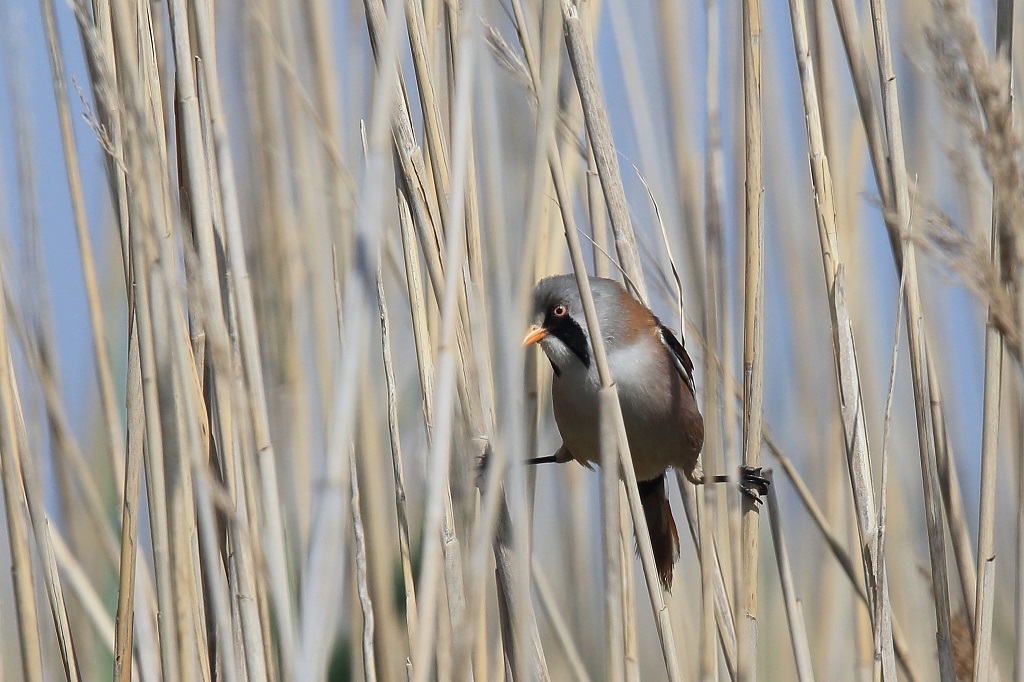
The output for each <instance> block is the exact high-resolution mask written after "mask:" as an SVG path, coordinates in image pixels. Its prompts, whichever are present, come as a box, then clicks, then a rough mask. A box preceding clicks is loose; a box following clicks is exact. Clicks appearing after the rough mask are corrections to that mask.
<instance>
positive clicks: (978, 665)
mask: <svg viewBox="0 0 1024 682" xmlns="http://www.w3.org/2000/svg"><path fill="white" fill-rule="evenodd" d="M1013 10H1014V2H1013V0H1000V2H999V3H998V5H997V15H996V46H995V48H996V49H995V52H996V54H995V57H996V59H997V60H1004V61H1005V62H1006V63H1007V64H1010V63H1012V57H1013ZM1005 87H1006V91H1005V96H1006V100H1007V101H1009V102H1010V103H1011V107H1012V97H1013V80H1012V77H1011V72H1010V71H1009V70H1007V74H1006V81H1005ZM1011 107H1007V108H1006V109H1005V119H1004V120H1002V121H998V122H994V124H995V125H996V126H997V127H1000V128H1002V127H1009V126H1011V125H1012V124H1013V116H1012V113H1013V112H1012V109H1011ZM1000 191H1001V190H1000V188H999V185H998V184H997V183H996V182H993V183H992V194H993V197H992V230H991V238H990V244H991V254H992V264H993V266H994V267H996V268H998V269H1000V270H1001V269H1002V268H1001V266H1002V258H1001V255H1000V237H1001V235H1002V234H1004V233H1005V232H1007V231H1008V230H1009V229H1011V228H1010V226H1009V225H1007V222H1008V219H1009V216H1008V215H1007V211H1006V209H1005V207H1004V206H1003V203H1004V200H1003V199H1002V198H1001V197H1000V196H999V192H1000ZM1002 191H1005V190H1002ZM1000 274H1001V275H1004V277H1005V274H1004V273H1000ZM1002 373H1003V342H1002V338H1001V335H1000V334H999V332H998V330H997V329H996V328H995V327H994V326H993V325H991V324H989V325H986V327H985V389H984V403H983V407H982V410H983V413H982V432H981V493H980V498H981V503H980V512H979V519H978V578H977V579H978V584H977V589H976V592H975V594H976V599H977V602H976V603H977V607H976V608H975V620H974V679H975V680H978V681H979V682H988V680H989V679H990V675H991V669H992V660H991V657H992V619H993V611H994V610H995V546H994V545H995V513H996V483H997V465H998V457H999V421H1000V399H1001V397H1002V395H1001V394H1002Z"/></svg>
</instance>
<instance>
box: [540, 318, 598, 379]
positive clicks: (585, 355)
mask: <svg viewBox="0 0 1024 682" xmlns="http://www.w3.org/2000/svg"><path fill="white" fill-rule="evenodd" d="M544 326H545V327H546V328H547V330H548V331H549V332H550V333H551V335H552V336H554V337H555V338H557V339H558V340H559V341H561V342H562V343H564V344H565V345H566V347H567V348H568V349H569V350H571V351H572V352H573V354H574V355H576V357H578V358H579V359H580V362H582V363H583V366H584V367H586V368H587V369H590V347H589V346H588V345H587V333H586V332H585V331H583V327H581V326H580V324H579V322H577V321H576V320H574V319H572V318H571V317H569V316H565V317H555V316H554V315H548V319H546V320H544Z"/></svg>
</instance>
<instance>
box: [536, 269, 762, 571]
mask: <svg viewBox="0 0 1024 682" xmlns="http://www.w3.org/2000/svg"><path fill="white" fill-rule="evenodd" d="M590 288H591V291H592V292H593V295H594V306H595V309H596V312H597V320H598V325H599V327H600V329H601V333H602V335H603V336H604V341H605V351H606V353H607V356H608V367H609V369H610V371H611V375H612V379H613V380H614V382H615V384H616V385H617V387H618V393H619V403H620V405H621V406H622V418H623V422H624V423H625V427H626V437H627V439H628V441H629V449H630V453H631V454H632V458H633V468H634V469H635V471H636V479H637V482H638V486H639V489H640V501H641V502H642V503H643V509H644V516H645V518H646V521H647V528H648V531H649V532H650V536H651V546H652V548H653V550H654V560H655V564H656V565H657V568H658V574H659V577H660V578H661V583H662V585H664V587H665V589H669V588H670V587H671V585H672V570H673V566H674V564H675V561H676V558H677V557H678V555H679V534H678V532H677V530H676V524H675V520H674V519H673V518H672V509H671V507H670V505H669V501H668V489H667V487H666V471H667V470H668V469H669V468H672V467H674V468H676V469H677V470H679V471H680V472H682V474H683V475H684V476H685V477H686V478H687V480H689V481H690V482H692V483H694V484H696V485H700V484H702V483H704V482H705V479H704V474H703V471H702V469H701V466H700V461H699V460H700V452H701V448H702V447H703V445H704V419H703V417H702V416H701V413H700V409H699V408H698V407H697V396H696V391H695V389H694V383H693V362H692V361H691V360H690V356H689V355H688V354H687V353H686V347H685V346H684V345H683V343H682V342H681V341H680V340H679V339H677V338H676V337H675V335H674V334H673V333H672V331H671V330H670V329H669V328H668V327H666V326H665V325H663V324H662V323H661V322H660V321H659V320H658V318H657V317H656V316H655V315H654V313H652V312H651V311H650V309H648V308H647V307H646V306H645V305H643V304H642V303H640V302H639V301H637V300H636V299H635V298H633V297H632V296H630V295H629V293H628V292H627V291H626V290H625V288H623V287H622V285H621V284H619V283H618V282H616V281H614V280H610V279H605V278H602V277H591V278H590ZM532 344H539V345H540V347H541V349H542V350H543V351H544V354H545V355H546V356H547V358H548V360H549V361H550V363H551V369H552V370H553V372H554V376H553V378H552V380H551V399H552V407H553V409H554V414H555V423H556V424H557V425H558V431H559V433H560V434H561V436H562V446H561V447H560V448H558V450H557V451H556V452H555V454H554V455H552V456H549V457H539V458H536V459H534V460H531V463H542V462H568V461H572V460H575V461H577V462H580V463H581V464H584V465H586V466H588V467H589V466H590V464H592V463H597V462H600V458H601V444H600V423H599V418H598V415H599V405H598V391H599V389H600V387H601V381H600V379H599V377H598V373H597V367H596V364H595V362H594V358H593V347H592V346H591V341H590V335H589V332H588V329H587V322H586V319H585V317H584V313H583V303H582V301H581V299H580V293H579V289H578V288H577V285H576V279H575V277H574V276H572V275H556V276H553V277H547V278H545V279H542V280H541V281H540V282H538V283H537V284H536V286H534V289H533V312H532V325H531V326H530V328H529V330H528V331H527V334H526V338H525V339H523V345H524V346H528V345H532ZM759 473H760V472H759V471H755V470H751V471H746V472H744V475H743V480H744V481H745V483H746V484H747V485H746V487H745V489H746V491H747V492H748V494H751V490H750V489H751V487H752V488H754V489H755V490H761V489H762V486H763V485H764V481H765V479H763V478H761V477H760V476H759ZM713 480H716V481H717V480H724V477H716V478H715V479H713Z"/></svg>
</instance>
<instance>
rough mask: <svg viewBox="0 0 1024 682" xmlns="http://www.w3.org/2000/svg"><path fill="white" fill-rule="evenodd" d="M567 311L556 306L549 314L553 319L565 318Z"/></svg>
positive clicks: (561, 306)
mask: <svg viewBox="0 0 1024 682" xmlns="http://www.w3.org/2000/svg"><path fill="white" fill-rule="evenodd" d="M568 312H569V311H568V310H566V308H565V306H564V305H556V306H555V307H554V309H553V310H552V311H551V314H552V315H554V316H555V317H565V316H566V314H567V313H568Z"/></svg>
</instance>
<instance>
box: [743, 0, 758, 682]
mask: <svg viewBox="0 0 1024 682" xmlns="http://www.w3.org/2000/svg"><path fill="white" fill-rule="evenodd" d="M743 111H744V125H743V138H744V145H745V151H746V154H745V156H746V169H745V173H744V188H745V197H744V198H745V201H744V224H745V229H744V239H745V258H744V287H743V289H744V290H743V301H744V309H743V411H744V415H743V465H744V466H747V467H757V466H759V465H760V461H761V421H762V414H761V398H762V395H761V394H762V385H763V382H764V325H763V316H764V214H763V204H762V199H763V196H764V187H763V184H762V167H761V3H760V0H744V2H743ZM742 505H743V506H742V524H741V531H740V532H741V543H742V545H741V546H742V552H743V556H742V559H741V566H742V567H743V592H742V594H740V595H739V599H738V605H739V608H740V613H741V615H742V618H740V619H739V620H740V622H739V630H738V635H739V641H740V644H739V679H740V680H754V679H756V677H757V675H756V671H755V669H754V667H755V657H756V653H757V560H758V516H759V515H758V509H757V506H756V504H755V503H754V501H753V500H752V499H750V498H749V497H748V496H746V495H744V496H743V502H742Z"/></svg>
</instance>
